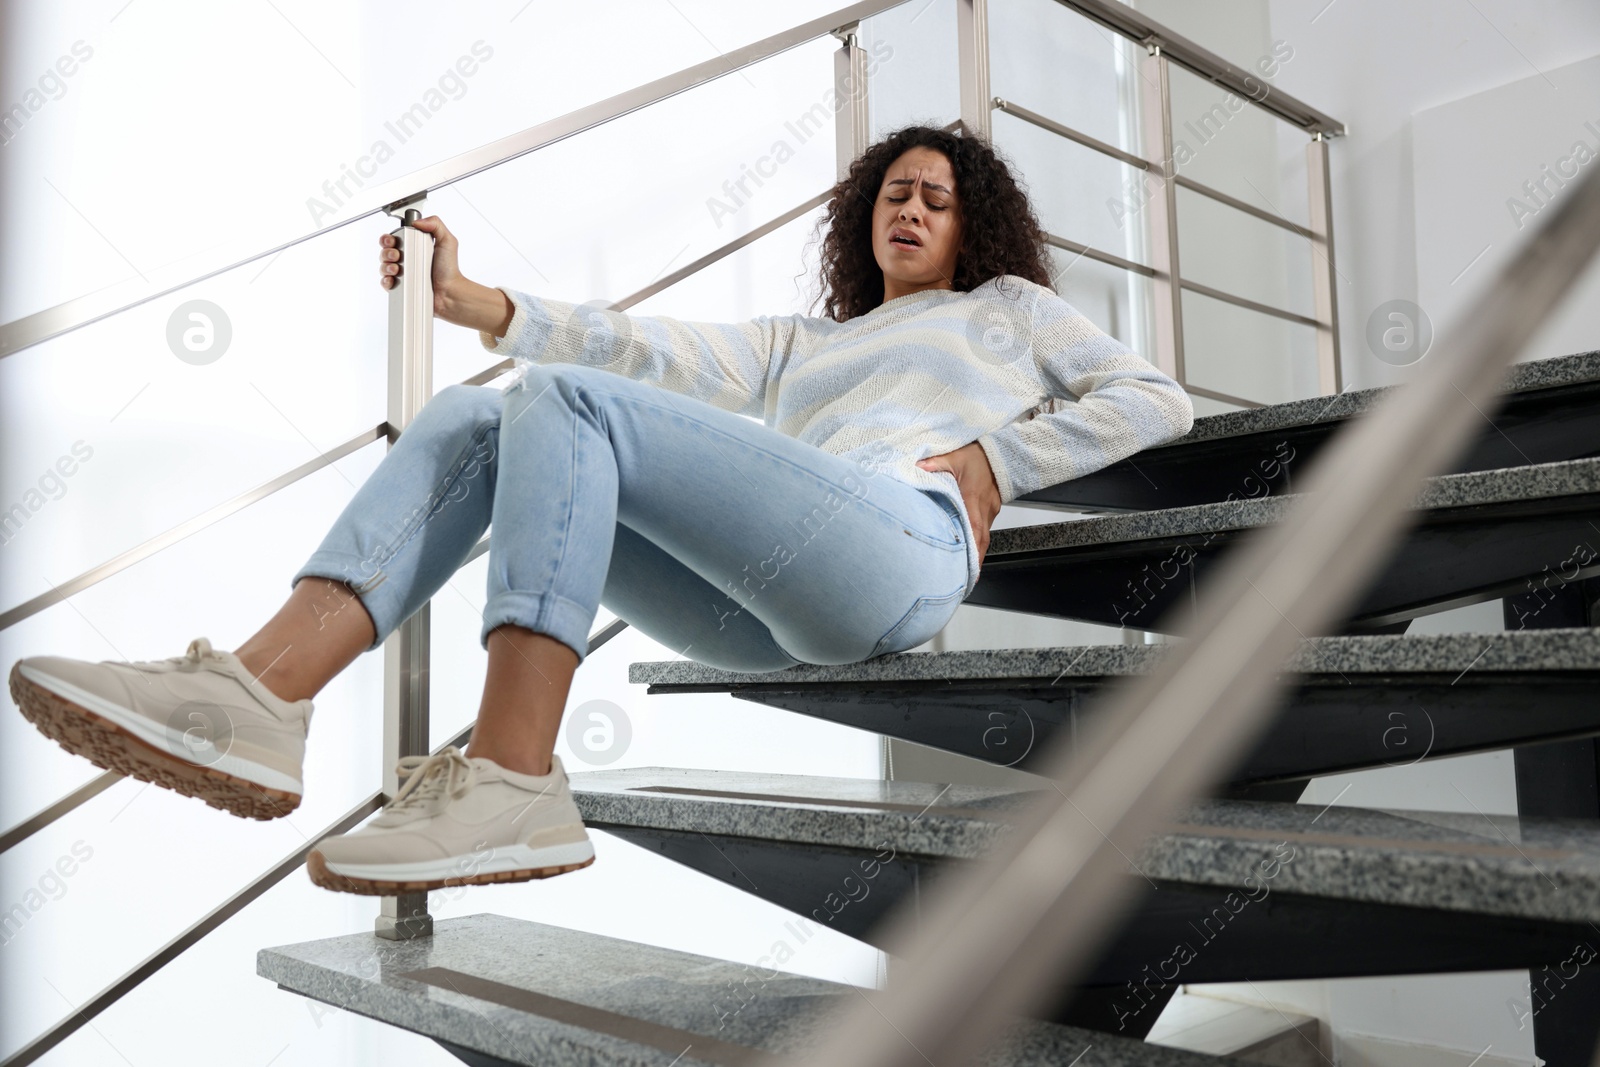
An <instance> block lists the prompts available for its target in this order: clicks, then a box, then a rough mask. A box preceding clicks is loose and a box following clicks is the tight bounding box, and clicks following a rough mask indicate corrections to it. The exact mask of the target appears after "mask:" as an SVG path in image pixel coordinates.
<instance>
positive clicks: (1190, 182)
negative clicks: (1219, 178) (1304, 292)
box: [1173, 174, 1322, 242]
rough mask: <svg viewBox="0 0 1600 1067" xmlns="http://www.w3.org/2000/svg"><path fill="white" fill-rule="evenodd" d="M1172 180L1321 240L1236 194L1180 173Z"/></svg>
mask: <svg viewBox="0 0 1600 1067" xmlns="http://www.w3.org/2000/svg"><path fill="white" fill-rule="evenodd" d="M1173 181H1174V182H1175V183H1176V184H1177V186H1178V188H1180V189H1187V190H1189V191H1190V192H1192V193H1199V194H1200V195H1201V196H1209V197H1210V198H1211V199H1213V200H1215V201H1216V202H1217V203H1219V204H1227V205H1228V206H1229V207H1231V208H1233V209H1234V210H1235V211H1243V212H1244V213H1245V214H1246V215H1254V216H1255V217H1256V218H1258V219H1260V220H1261V221H1262V222H1270V223H1272V224H1273V225H1274V226H1282V227H1283V228H1284V229H1286V230H1288V231H1289V232H1290V233H1297V234H1299V235H1300V236H1301V237H1304V238H1305V239H1306V240H1308V241H1317V242H1321V240H1322V238H1321V237H1318V236H1317V235H1316V233H1314V232H1313V231H1311V230H1309V229H1307V228H1306V227H1304V226H1302V225H1300V224H1299V223H1298V222H1290V221H1289V220H1288V219H1286V218H1284V217H1283V216H1282V215H1275V214H1273V213H1272V212H1270V211H1264V210H1262V209H1261V208H1258V207H1256V206H1255V205H1254V204H1249V203H1246V202H1245V201H1243V200H1240V199H1239V198H1238V197H1236V196H1229V195H1228V194H1227V193H1225V192H1223V191H1222V190H1221V189H1213V188H1211V186H1209V185H1206V184H1204V183H1202V182H1197V181H1195V180H1194V179H1193V178H1185V177H1184V176H1183V175H1181V174H1179V175H1177V176H1176V177H1175V178H1173Z"/></svg>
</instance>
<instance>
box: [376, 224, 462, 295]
mask: <svg viewBox="0 0 1600 1067" xmlns="http://www.w3.org/2000/svg"><path fill="white" fill-rule="evenodd" d="M412 225H413V226H414V227H415V228H416V229H419V230H421V231H422V232H423V233H426V234H430V235H431V236H432V237H433V313H434V314H435V315H442V314H443V313H444V312H445V309H446V308H448V307H449V306H450V305H451V302H452V300H454V299H455V297H456V296H457V293H458V291H459V290H460V289H461V288H462V283H463V282H464V281H465V280H466V279H464V278H463V277H462V275H461V269H460V266H459V264H458V262H457V258H456V251H457V248H458V245H457V243H456V235H455V234H453V233H451V232H450V231H449V230H448V229H446V228H445V224H444V220H443V219H441V218H439V216H437V215H429V216H428V217H427V218H425V219H418V220H417V221H416V222H415V223H413V224H412ZM378 245H379V249H378V264H379V268H378V273H379V277H378V284H379V285H381V286H383V287H384V288H385V289H393V288H394V287H395V285H396V284H398V280H399V277H400V273H401V268H402V266H403V264H402V262H401V260H402V256H401V253H400V238H399V236H397V235H396V234H392V233H384V234H379V235H378Z"/></svg>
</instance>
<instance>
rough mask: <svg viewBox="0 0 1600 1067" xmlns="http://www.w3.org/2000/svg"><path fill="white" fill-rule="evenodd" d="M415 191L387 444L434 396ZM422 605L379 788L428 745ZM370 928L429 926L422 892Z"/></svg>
mask: <svg viewBox="0 0 1600 1067" xmlns="http://www.w3.org/2000/svg"><path fill="white" fill-rule="evenodd" d="M422 203H423V201H422V200H421V199H417V200H413V201H410V202H409V203H407V204H406V205H405V215H404V217H403V219H402V220H401V224H400V228H399V229H398V230H396V231H394V233H395V236H397V237H398V238H399V239H400V252H401V263H402V264H403V266H402V268H401V273H400V277H399V278H398V279H396V281H397V283H398V284H396V285H395V286H394V287H393V288H392V289H390V290H389V416H388V418H389V434H390V436H389V447H390V448H393V447H394V443H395V441H396V440H397V439H398V437H399V435H400V433H401V432H403V431H404V430H405V428H406V427H407V426H409V425H410V424H411V420H412V419H414V418H416V415H417V412H418V411H420V410H422V405H424V404H426V403H427V402H428V400H429V399H430V398H431V397H432V396H433V237H432V236H431V235H429V234H426V233H423V232H422V231H421V230H419V229H416V227H415V226H414V223H415V222H416V221H417V220H418V219H420V218H421V217H422V212H421V210H419V209H420V207H421V206H422ZM428 622H429V612H428V605H427V604H424V605H422V607H421V609H420V610H418V611H417V612H416V614H414V615H412V616H411V618H409V619H407V620H406V621H405V622H403V623H401V624H400V626H399V628H398V629H396V630H395V631H394V632H393V633H391V634H390V635H389V636H388V637H387V638H385V639H384V642H383V791H384V793H385V794H386V795H387V796H391V797H392V796H394V795H395V793H396V792H398V791H399V789H400V781H399V776H398V774H396V772H395V764H397V763H398V762H399V761H400V757H402V756H417V755H425V754H426V753H427V752H428ZM373 925H374V932H375V933H376V934H377V935H378V936H379V937H385V938H388V939H390V940H392V941H404V940H408V939H411V938H416V937H429V936H431V935H432V934H433V917H432V916H430V915H429V914H428V895H427V894H426V893H404V894H401V895H400V896H398V897H384V898H383V900H382V903H381V904H380V905H379V912H378V918H377V920H376V921H375V923H374V924H373Z"/></svg>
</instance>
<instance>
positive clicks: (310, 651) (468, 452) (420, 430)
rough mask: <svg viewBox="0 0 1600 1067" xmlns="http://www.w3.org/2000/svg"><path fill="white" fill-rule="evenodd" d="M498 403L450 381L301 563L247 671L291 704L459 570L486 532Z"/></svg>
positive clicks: (247, 651)
mask: <svg viewBox="0 0 1600 1067" xmlns="http://www.w3.org/2000/svg"><path fill="white" fill-rule="evenodd" d="M503 403H504V397H503V396H502V394H501V392H500V390H499V389H496V388H493V387H490V386H471V385H449V386H446V387H445V388H444V389H442V390H440V391H439V393H438V394H437V395H436V396H434V397H433V399H431V400H430V401H429V402H428V403H427V404H425V405H423V407H422V410H421V411H419V412H418V413H417V417H416V418H415V419H414V420H413V421H412V423H411V425H410V426H408V427H407V428H406V430H405V432H404V433H402V434H401V435H400V439H399V440H398V441H396V442H395V444H394V447H393V448H391V449H390V450H389V454H388V455H386V456H385V457H384V458H383V461H382V462H381V463H380V464H379V465H378V468H377V470H375V471H373V473H372V476H371V477H370V478H368V479H367V480H366V482H364V483H363V484H362V486H361V488H360V489H358V490H357V491H356V494H355V496H353V497H352V498H351V500H350V503H349V504H347V505H346V506H345V509H344V511H343V512H342V513H341V514H340V515H339V518H338V519H337V520H336V521H335V522H334V524H333V526H332V528H330V529H329V531H328V533H327V535H326V536H325V537H324V538H323V540H322V544H321V545H320V546H319V547H318V549H317V550H316V552H314V553H313V554H312V556H311V558H310V559H309V560H307V561H306V563H305V565H304V566H302V567H301V568H300V570H299V571H297V572H296V573H295V575H294V577H293V578H291V579H290V585H291V586H292V591H291V593H290V595H289V598H288V600H286V601H285V602H284V604H283V606H282V607H281V608H279V609H278V612H277V614H275V615H274V616H273V617H272V618H271V619H270V620H268V622H267V623H266V625H264V626H263V627H262V628H261V629H260V630H259V631H257V632H256V633H255V634H254V635H253V636H251V637H250V639H249V640H247V641H246V642H245V643H244V644H243V645H241V646H239V648H238V649H237V650H236V654H237V655H238V656H239V659H240V661H241V662H242V663H244V665H245V666H246V667H247V668H248V669H249V670H250V671H251V672H252V673H254V674H256V675H257V676H258V677H261V678H262V682H263V683H264V684H265V685H267V686H268V688H270V689H271V690H272V691H273V692H274V693H276V694H278V695H279V696H281V697H283V698H284V699H286V700H296V699H300V698H309V697H311V696H314V695H315V694H316V693H317V692H319V691H320V690H321V689H322V687H323V686H325V685H327V684H328V682H329V681H330V680H332V679H333V677H334V676H335V675H337V674H338V673H339V672H340V671H342V670H344V668H345V667H347V666H349V665H350V663H351V661H352V660H354V659H355V658H356V657H357V656H359V655H360V654H361V653H362V652H365V651H368V650H370V649H374V648H377V647H378V646H379V645H381V644H382V643H383V639H384V638H386V637H388V635H389V634H390V633H391V632H393V631H394V629H395V628H396V627H398V626H399V625H400V623H401V622H403V621H405V620H406V619H407V618H409V617H410V616H411V615H412V614H413V613H414V612H416V611H417V610H418V609H419V608H421V607H422V605H423V604H425V603H426V602H427V600H428V598H429V597H431V596H432V595H433V594H434V593H435V592H436V591H437V590H438V589H439V588H440V587H441V586H443V585H444V583H445V582H446V581H447V580H448V579H449V578H450V576H451V575H452V574H454V573H455V571H456V570H457V568H459V567H460V566H461V563H462V561H464V560H465V559H466V557H467V554H468V553H469V552H471V551H472V547H473V546H474V545H475V544H477V542H478V539H479V538H480V537H482V536H483V531H484V530H485V529H486V528H487V527H488V525H489V516H490V512H491V509H492V502H493V498H494V479H495V453H496V448H497V445H496V436H497V431H498V428H499V424H500V410H501V407H502V405H503Z"/></svg>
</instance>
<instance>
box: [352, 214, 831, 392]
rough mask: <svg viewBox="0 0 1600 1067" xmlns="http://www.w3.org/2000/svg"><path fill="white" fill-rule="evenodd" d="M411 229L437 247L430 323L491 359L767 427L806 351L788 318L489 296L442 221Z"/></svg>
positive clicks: (800, 331) (802, 329)
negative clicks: (461, 260) (587, 373)
mask: <svg viewBox="0 0 1600 1067" xmlns="http://www.w3.org/2000/svg"><path fill="white" fill-rule="evenodd" d="M414 225H415V226H416V228H417V229H419V230H422V231H423V232H425V233H428V234H431V235H432V236H433V239H434V252H433V305H434V314H435V315H436V316H437V317H438V318H441V319H443V320H445V321H446V322H450V323H454V324H456V325H458V326H465V327H467V328H469V329H474V330H477V331H478V334H479V339H480V340H481V342H482V343H483V347H484V348H485V349H487V350H488V351H490V352H493V353H496V354H498V355H508V356H511V357H513V358H514V359H517V360H519V361H521V362H525V363H578V364H583V365H586V366H592V367H601V368H604V369H606V370H610V371H613V372H615V373H617V374H622V375H625V376H627V377H630V378H634V379H637V380H639V381H646V382H650V383H652V384H654V385H659V386H661V387H662V388H664V389H670V390H672V391H673V392H677V393H683V394H684V395H686V396H692V397H694V398H696V399H698V400H704V401H706V402H707V403H710V404H714V405H716V406H717V407H720V408H723V409H725V410H728V411H733V412H736V413H738V414H740V415H752V416H758V417H761V418H763V419H765V417H766V415H767V412H766V408H767V406H768V394H769V392H770V389H769V387H770V386H771V384H772V383H773V382H775V381H777V378H778V375H779V374H780V373H781V372H782V370H783V368H784V367H785V366H786V365H787V364H788V361H789V359H790V357H791V356H793V355H794V354H795V352H796V350H797V349H798V348H799V347H800V346H801V345H802V344H804V342H805V339H806V326H807V323H808V322H809V321H811V320H808V319H807V318H806V317H805V316H802V315H787V316H779V317H772V316H763V317H761V318H757V319H754V320H751V321H749V322H741V323H704V322H684V321H682V320H679V319H674V318H669V317H667V316H664V315H660V316H649V317H647V316H632V315H624V314H622V313H621V312H616V311H609V310H606V309H604V308H602V307H599V306H597V305H595V304H593V303H590V304H573V303H569V302H567V301H563V300H553V299H549V298H541V297H536V296H533V295H531V294H528V293H522V292H518V291H516V290H513V289H505V288H491V287H489V286H486V285H480V284H478V283H477V282H474V281H472V280H470V279H468V278H466V277H464V276H463V275H462V274H461V271H460V269H459V267H458V248H459V246H458V242H457V240H456V238H455V235H454V234H452V233H451V232H450V231H449V230H448V229H447V228H446V227H445V225H444V223H443V221H442V220H440V219H439V217H438V216H430V217H428V218H425V219H420V220H418V221H417V222H416V223H415V224H414ZM379 244H380V252H379V262H380V264H381V268H380V281H381V284H382V285H383V287H384V288H385V289H389V288H393V286H394V284H395V279H396V278H397V277H398V275H399V274H400V272H401V270H402V265H401V263H400V251H399V248H398V247H397V243H396V240H395V238H394V235H392V234H383V235H382V236H381V237H380V239H379Z"/></svg>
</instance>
